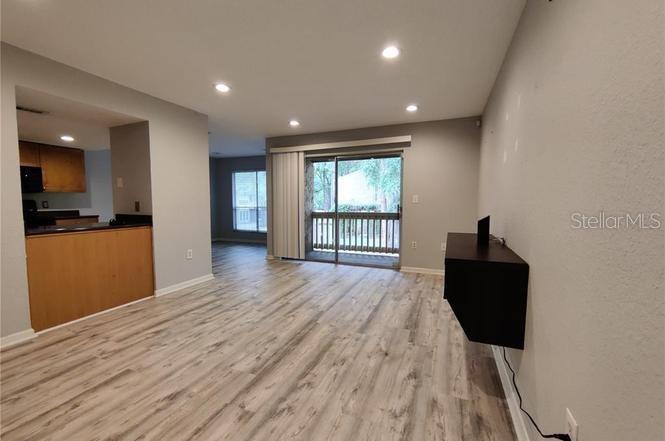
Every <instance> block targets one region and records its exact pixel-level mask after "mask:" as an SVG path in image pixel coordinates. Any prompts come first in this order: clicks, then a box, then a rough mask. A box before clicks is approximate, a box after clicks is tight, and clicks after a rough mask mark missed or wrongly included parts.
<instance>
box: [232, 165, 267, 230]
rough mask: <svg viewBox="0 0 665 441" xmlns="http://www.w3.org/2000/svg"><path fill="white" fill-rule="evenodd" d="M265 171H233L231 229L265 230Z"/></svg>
mask: <svg viewBox="0 0 665 441" xmlns="http://www.w3.org/2000/svg"><path fill="white" fill-rule="evenodd" d="M267 225H268V221H267V217H266V172H265V171H250V172H234V173H233V229H234V230H236V231H258V232H266V231H267Z"/></svg>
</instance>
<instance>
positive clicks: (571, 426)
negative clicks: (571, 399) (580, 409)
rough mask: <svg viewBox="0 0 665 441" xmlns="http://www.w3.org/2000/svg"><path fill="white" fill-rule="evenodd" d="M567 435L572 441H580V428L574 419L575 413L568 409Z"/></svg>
mask: <svg viewBox="0 0 665 441" xmlns="http://www.w3.org/2000/svg"><path fill="white" fill-rule="evenodd" d="M566 433H567V434H568V436H569V437H570V441H577V440H578V438H577V436H578V433H579V426H578V425H577V421H575V417H573V413H572V412H571V411H570V409H568V408H566Z"/></svg>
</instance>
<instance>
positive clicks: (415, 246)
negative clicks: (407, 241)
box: [411, 240, 418, 248]
mask: <svg viewBox="0 0 665 441" xmlns="http://www.w3.org/2000/svg"><path fill="white" fill-rule="evenodd" d="M411 248H418V242H416V241H415V240H414V241H413V242H411Z"/></svg>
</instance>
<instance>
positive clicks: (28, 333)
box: [0, 328, 37, 349]
mask: <svg viewBox="0 0 665 441" xmlns="http://www.w3.org/2000/svg"><path fill="white" fill-rule="evenodd" d="M35 337H37V334H35V330H34V329H32V328H30V329H26V330H25V331H19V332H15V333H13V334H10V335H7V336H5V337H2V338H1V339H0V349H7V348H9V347H11V346H16V345H18V344H21V343H25V342H27V341H30V340H32V339H33V338H35Z"/></svg>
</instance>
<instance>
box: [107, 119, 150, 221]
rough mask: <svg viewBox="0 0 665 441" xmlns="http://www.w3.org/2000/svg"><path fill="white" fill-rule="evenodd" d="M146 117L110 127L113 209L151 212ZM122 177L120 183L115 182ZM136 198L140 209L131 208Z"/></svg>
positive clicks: (119, 211) (141, 212) (125, 211)
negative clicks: (144, 119)
mask: <svg viewBox="0 0 665 441" xmlns="http://www.w3.org/2000/svg"><path fill="white" fill-rule="evenodd" d="M149 130H150V127H149V123H148V121H143V122H138V123H134V124H126V125H124V126H116V127H111V130H110V132H111V136H110V138H111V173H112V175H113V181H112V182H113V211H114V212H115V213H126V214H127V213H130V214H131V213H139V214H151V213H152V191H151V189H150V133H149ZM118 179H121V180H122V187H119V186H118ZM136 201H138V202H139V205H140V208H141V210H140V211H139V212H137V211H135V209H134V208H135V207H134V205H135V204H134V203H135V202H136Z"/></svg>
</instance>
